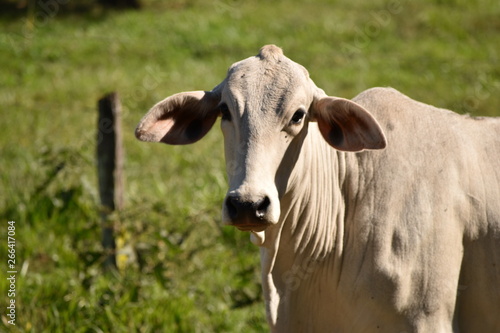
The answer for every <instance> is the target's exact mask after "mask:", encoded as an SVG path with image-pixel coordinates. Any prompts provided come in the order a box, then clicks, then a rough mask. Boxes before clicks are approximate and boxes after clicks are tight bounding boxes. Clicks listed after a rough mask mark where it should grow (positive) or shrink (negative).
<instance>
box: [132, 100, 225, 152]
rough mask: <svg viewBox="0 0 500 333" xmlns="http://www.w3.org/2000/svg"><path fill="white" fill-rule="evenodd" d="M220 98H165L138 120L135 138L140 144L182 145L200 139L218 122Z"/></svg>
mask: <svg viewBox="0 0 500 333" xmlns="http://www.w3.org/2000/svg"><path fill="white" fill-rule="evenodd" d="M219 100H220V97H219V95H218V94H216V93H214V92H207V91H190V92H183V93H179V94H175V95H172V96H170V97H167V98H166V99H164V100H163V101H161V102H159V103H157V104H156V105H155V106H153V107H152V108H151V110H149V112H148V113H147V114H146V115H145V116H144V117H143V118H142V119H141V121H140V122H139V125H138V126H137V128H136V130H135V136H136V137H137V138H138V139H139V140H141V141H150V142H163V143H167V144H171V145H184V144H189V143H193V142H196V141H198V140H200V139H201V138H202V137H203V136H205V134H207V133H208V131H209V130H210V128H212V126H213V124H214V123H215V121H216V120H217V116H218V115H219V110H218V108H217V105H218V104H219Z"/></svg>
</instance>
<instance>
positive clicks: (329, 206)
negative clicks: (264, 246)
mask: <svg viewBox="0 0 500 333" xmlns="http://www.w3.org/2000/svg"><path fill="white" fill-rule="evenodd" d="M315 129H316V128H315V127H313V126H311V127H310V133H309V135H308V137H307V138H306V140H305V142H304V144H303V147H302V150H301V154H300V156H299V159H298V161H297V165H296V167H295V168H294V170H293V172H292V175H291V177H290V181H289V187H288V188H289V190H288V191H287V193H286V194H285V196H284V198H283V204H282V212H281V216H282V220H283V229H282V232H281V233H282V235H281V243H282V244H280V247H281V246H283V243H285V242H286V243H287V244H289V245H290V246H291V248H290V249H289V250H292V251H293V253H295V254H296V255H303V256H305V257H307V258H310V259H311V260H322V259H324V258H325V257H326V256H328V255H329V254H332V253H333V252H334V251H335V250H336V249H337V248H338V247H339V246H340V247H341V246H342V243H341V242H340V241H341V240H342V234H343V205H342V197H341V191H340V188H341V185H340V181H341V180H340V179H339V174H340V171H341V170H340V169H341V168H343V165H344V163H343V154H341V153H338V152H337V151H336V150H335V149H333V148H332V147H330V146H329V145H328V144H327V143H326V142H325V140H324V139H323V137H322V136H321V135H320V134H319V131H317V130H315ZM339 236H340V237H339ZM340 250H341V248H340Z"/></svg>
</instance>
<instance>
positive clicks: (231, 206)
mask: <svg viewBox="0 0 500 333" xmlns="http://www.w3.org/2000/svg"><path fill="white" fill-rule="evenodd" d="M239 204H240V200H239V198H238V197H232V196H230V197H227V199H226V208H227V213H228V214H229V217H230V218H231V219H235V218H236V216H237V215H238V206H239Z"/></svg>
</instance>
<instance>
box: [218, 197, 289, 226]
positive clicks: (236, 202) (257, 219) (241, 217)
mask: <svg viewBox="0 0 500 333" xmlns="http://www.w3.org/2000/svg"><path fill="white" fill-rule="evenodd" d="M273 204H274V200H273V199H272V198H271V197H270V196H267V195H262V196H258V197H256V198H253V199H250V198H248V197H245V196H242V195H239V194H237V193H229V194H228V195H227V196H226V199H225V200H224V207H223V214H222V215H223V222H224V223H226V224H228V225H232V226H235V227H236V228H238V229H239V230H242V231H254V232H258V231H264V230H265V229H266V228H267V227H269V226H270V225H272V224H275V223H277V219H278V217H279V212H278V217H277V216H276V215H277V214H276V211H275V210H276V209H274V205H273Z"/></svg>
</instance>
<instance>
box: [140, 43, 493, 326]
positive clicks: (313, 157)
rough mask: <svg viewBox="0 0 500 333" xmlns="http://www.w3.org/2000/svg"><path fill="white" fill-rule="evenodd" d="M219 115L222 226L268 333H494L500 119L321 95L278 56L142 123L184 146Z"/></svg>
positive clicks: (172, 102)
mask: <svg viewBox="0 0 500 333" xmlns="http://www.w3.org/2000/svg"><path fill="white" fill-rule="evenodd" d="M219 117H220V119H221V121H220V122H221V128H222V133H223V136H224V148H225V159H226V169H227V174H228V184H229V189H228V192H227V195H226V197H225V199H224V201H223V204H222V206H223V207H222V221H223V223H224V224H227V225H231V226H234V227H236V228H238V229H240V230H242V231H246V232H249V233H250V238H251V241H252V242H253V243H255V244H256V245H258V246H259V247H260V256H261V270H262V288H263V293H264V298H265V303H266V314H267V320H268V323H269V325H270V329H271V331H272V332H498V331H499V330H500V120H499V119H498V118H493V117H492V118H487V117H481V118H479V117H470V116H467V115H459V114H457V113H454V112H452V111H449V110H445V109H439V108H436V107H433V106H430V105H426V104H424V103H420V102H417V101H415V100H412V99H410V98H409V97H407V96H405V95H403V94H402V93H400V92H398V91H397V90H395V89H392V88H372V89H369V90H366V91H364V92H362V93H360V94H359V95H358V96H357V97H355V98H354V99H352V100H349V99H344V98H340V97H332V96H328V95H327V94H326V93H325V92H324V91H323V90H322V89H320V88H318V87H317V86H316V85H315V84H314V82H313V81H312V80H311V78H310V77H309V74H308V71H307V70H306V69H305V68H304V67H303V66H301V65H299V64H297V63H295V62H293V61H292V60H290V59H289V58H287V57H286V56H285V55H284V54H283V51H282V50H281V48H279V47H277V46H274V45H267V46H264V47H263V48H262V49H261V50H260V52H259V53H258V55H256V56H253V57H250V58H247V59H245V60H242V61H239V62H237V63H235V64H233V65H232V66H231V67H230V68H229V70H228V72H227V76H226V78H225V79H224V80H223V81H222V83H220V84H219V85H217V86H216V87H215V88H214V89H213V90H211V91H192V92H182V93H179V94H175V95H172V96H170V97H168V98H166V99H164V100H163V101H161V102H159V103H157V104H156V105H154V106H153V107H152V109H151V110H150V111H149V112H148V113H147V114H146V115H145V116H144V117H143V118H142V120H141V121H140V123H139V125H138V126H137V128H136V132H135V134H136V137H137V138H138V139H139V140H142V141H150V142H163V143H166V144H174V145H179V144H181V145H182V144H190V143H193V142H196V141H198V140H200V139H201V138H202V137H203V136H204V135H205V134H206V133H207V132H208V131H209V130H210V129H211V127H212V126H213V124H214V123H215V122H216V120H217V119H218V118H219Z"/></svg>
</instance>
